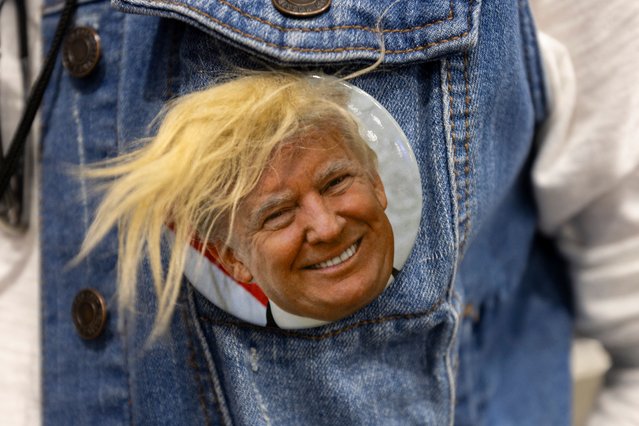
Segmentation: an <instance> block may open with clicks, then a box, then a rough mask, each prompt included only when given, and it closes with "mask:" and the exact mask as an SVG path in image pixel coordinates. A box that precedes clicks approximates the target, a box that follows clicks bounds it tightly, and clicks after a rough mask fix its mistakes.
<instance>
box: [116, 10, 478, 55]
mask: <svg viewBox="0 0 639 426" xmlns="http://www.w3.org/2000/svg"><path fill="white" fill-rule="evenodd" d="M480 2H481V0H403V1H397V2H391V1H374V0H368V1H362V0H335V1H333V4H332V5H331V7H330V9H329V10H328V11H327V12H325V13H324V14H322V15H319V16H316V17H314V18H307V19H293V18H290V17H286V16H284V15H282V14H281V13H280V12H278V11H277V10H276V9H275V7H274V6H273V4H272V3H271V1H270V0H260V1H255V0H112V4H113V6H114V7H115V8H117V9H119V10H122V11H124V12H132V13H138V14H146V15H154V16H161V17H167V18H175V19H179V20H182V21H185V22H187V23H189V24H191V25H193V26H195V27H197V28H199V29H201V30H203V31H205V32H207V33H209V34H212V35H214V36H216V37H220V38H222V39H224V40H226V41H229V42H231V43H233V44H235V45H237V46H239V47H241V48H243V49H248V50H249V51H251V52H252V53H257V54H259V55H261V56H266V57H268V58H270V59H273V60H275V61H278V62H285V63H307V64H310V63H317V62H322V63H344V62H350V61H353V60H356V61H362V60H364V61H374V60H376V59H377V58H378V57H379V51H380V40H379V35H378V33H377V30H376V27H377V21H378V19H379V16H380V15H381V14H382V13H383V12H384V10H386V9H388V12H387V13H386V15H385V16H384V18H383V20H382V29H383V32H384V42H385V49H386V59H385V61H386V62H389V63H409V62H416V61H423V60H428V59H433V58H436V57H439V56H442V55H445V54H448V53H450V52H453V51H458V50H461V49H463V48H466V47H468V46H469V45H472V44H473V43H474V42H475V40H476V38H477V26H478V25H477V20H478V16H479V13H478V9H479V6H480ZM389 5H390V6H389Z"/></svg>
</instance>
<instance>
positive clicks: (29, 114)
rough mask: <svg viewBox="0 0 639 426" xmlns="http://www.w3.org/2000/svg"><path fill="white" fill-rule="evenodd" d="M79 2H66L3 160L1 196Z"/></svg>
mask: <svg viewBox="0 0 639 426" xmlns="http://www.w3.org/2000/svg"><path fill="white" fill-rule="evenodd" d="M76 4H77V0H66V2H65V4H64V9H62V13H61V15H60V20H59V21H58V26H57V28H56V30H55V34H54V36H53V41H52V42H51V47H50V48H49V52H48V53H47V57H46V59H45V62H44V67H43V68H42V71H40V75H39V76H38V79H37V80H36V83H35V85H34V86H33V88H32V89H31V92H30V93H29V98H28V100H27V105H26V107H25V110H24V113H23V114H22V117H21V118H20V123H19V124H18V128H17V130H16V132H15V134H14V136H13V138H12V139H11V145H10V146H9V151H8V152H7V155H6V157H5V158H4V159H1V160H0V199H2V198H3V197H4V195H5V193H6V191H7V190H8V188H9V183H10V181H11V177H12V176H13V175H14V174H15V173H16V172H17V171H18V166H19V164H20V158H21V156H22V154H23V153H24V147H25V144H26V140H27V136H28V135H29V131H30V130H31V126H32V125H33V120H34V119H35V116H36V113H37V112H38V108H40V104H41V103H42V97H43V96H44V91H45V90H46V88H47V86H48V84H49V80H50V79H51V74H52V73H53V68H54V66H55V60H56V58H57V56H58V52H59V51H60V45H61V44H62V40H63V39H64V36H65V34H66V33H67V30H68V29H69V25H70V24H71V20H72V19H73V15H74V13H75V8H76Z"/></svg>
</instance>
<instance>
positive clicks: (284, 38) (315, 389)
mask: <svg viewBox="0 0 639 426" xmlns="http://www.w3.org/2000/svg"><path fill="white" fill-rule="evenodd" d="M373 3H374V2H356V1H343V2H334V3H333V4H332V6H331V8H330V10H329V11H328V12H327V13H325V14H323V15H320V16H318V17H316V18H313V19H309V20H296V19H290V18H286V17H284V16H282V15H280V14H279V12H277V10H275V9H274V8H273V7H272V5H271V3H270V2H250V1H228V0H216V1H210V2H204V1H193V0H188V1H167V0H160V1H158V0H153V1H138V0H127V1H122V0H116V1H113V2H112V4H113V5H114V6H115V7H116V8H118V9H120V10H122V11H125V12H129V13H135V14H143V15H154V16H160V17H163V18H171V19H168V20H161V22H160V24H159V25H158V35H157V38H156V40H155V41H154V43H153V49H165V50H164V52H165V53H167V52H168V54H167V55H158V56H159V57H165V56H166V57H167V58H168V59H166V60H167V61H168V64H164V65H166V69H167V73H168V72H170V75H167V78H166V79H165V80H164V81H165V82H166V83H168V84H165V83H163V82H160V80H161V79H159V78H157V77H158V75H159V67H158V68H156V67H153V76H152V77H147V78H146V83H145V87H146V90H148V89H149V88H150V89H152V90H151V92H152V93H155V94H156V95H157V92H158V91H164V90H167V88H168V93H164V96H174V95H180V94H184V93H188V92H190V91H192V90H195V89H199V88H202V87H205V86H207V85H209V84H211V83H212V82H215V80H216V79H217V78H218V77H219V76H221V75H225V73H228V72H229V71H233V70H234V68H237V67H244V68H269V67H273V66H278V65H279V66H282V65H283V66H295V67H304V68H306V69H311V70H316V69H322V70H324V71H328V72H333V71H340V69H341V68H340V67H348V68H349V69H360V68H363V67H364V66H366V64H369V63H372V62H373V61H375V60H376V59H377V58H378V57H379V37H378V35H377V34H376V31H375V26H376V23H377V19H378V17H379V15H380V14H381V13H382V12H383V11H384V9H386V8H387V7H388V5H390V4H391V3H392V2H383V4H378V3H375V4H373ZM478 5H479V3H478V2H477V1H466V0H439V1H429V2H420V1H405V2H398V3H397V4H395V5H394V6H392V7H395V8H398V9H397V10H398V11H399V10H401V11H402V13H393V9H392V8H391V9H390V10H389V12H388V15H387V17H386V18H385V19H384V21H383V29H384V41H385V49H386V60H385V64H384V67H383V68H382V69H381V70H379V71H378V72H374V73H370V74H366V75H364V76H362V77H359V78H357V79H354V80H353V81H352V83H353V84H354V85H355V86H357V87H359V88H361V89H362V90H364V91H366V92H367V93H369V94H371V95H372V96H373V97H374V98H375V99H377V100H378V101H379V102H380V103H381V104H382V105H384V107H386V109H387V110H388V111H389V112H390V113H391V115H392V116H393V117H394V118H395V119H396V120H397V121H398V123H399V125H400V126H401V127H402V129H403V130H404V132H405V133H406V135H407V137H408V140H409V142H410V143H411V145H412V148H413V150H414V152H415V157H416V158H417V162H418V165H419V169H420V170H419V173H420V178H421V183H422V198H423V200H424V204H423V208H422V212H421V223H420V227H419V231H418V235H417V238H416V243H415V246H414V248H413V251H412V252H411V255H410V256H409V258H408V260H407V262H406V264H405V265H404V268H403V269H402V271H401V272H400V273H399V275H398V276H397V279H396V280H395V281H394V282H393V283H392V284H391V285H390V286H389V287H388V288H387V289H386V290H385V291H384V292H383V293H382V294H381V295H380V296H379V297H378V298H377V299H376V300H374V301H373V302H372V303H371V304H369V305H368V306H366V307H365V308H363V309H361V310H360V311H358V312H356V313H355V314H353V315H351V316H349V317H348V318H345V319H343V320H340V321H337V322H334V323H330V324H327V325H325V326H321V327H316V328H313V329H304V330H279V329H272V328H264V327H259V326H254V325H252V324H248V323H246V322H243V321H241V320H239V319H237V318H235V317H233V316H231V315H229V314H227V313H226V312H224V311H222V310H221V309H219V308H217V307H216V306H215V305H213V304H212V303H210V302H209V301H208V300H207V299H206V298H204V297H203V296H202V295H201V294H199V293H198V292H196V291H194V290H193V289H192V288H190V287H188V288H187V293H188V300H189V302H188V304H187V305H188V307H186V308H185V309H188V310H189V312H190V317H191V318H192V321H191V327H193V328H195V332H194V333H192V339H193V347H194V348H196V349H195V352H196V354H195V357H196V358H197V360H198V361H197V363H198V365H200V366H202V368H205V369H206V370H207V372H208V375H209V377H210V378H212V383H214V384H215V385H214V386H211V391H210V393H211V395H208V396H207V400H210V401H215V404H216V406H217V408H218V409H219V410H218V411H219V414H220V417H221V418H222V419H223V420H224V419H226V421H227V422H228V423H237V424H336V423H345V424H375V423H380V422H383V423H384V424H406V423H412V424H447V423H448V422H449V421H450V419H451V413H452V409H451V407H452V404H453V391H452V388H453V370H454V367H453V364H454V361H453V356H452V353H453V352H454V345H453V336H454V333H455V327H456V311H457V309H458V308H457V307H456V306H454V303H455V302H454V301H453V300H452V299H451V292H452V290H451V288H452V277H453V275H454V274H453V271H454V268H455V262H456V248H457V247H456V244H457V235H456V233H457V229H456V228H457V223H456V221H457V219H458V212H457V211H456V205H457V203H458V198H459V197H458V192H457V191H458V189H457V188H458V186H459V185H458V184H457V182H456V181H455V179H456V176H457V175H458V174H457V173H456V171H455V170H454V169H455V167H460V168H463V166H464V165H463V161H459V160H458V159H456V158H454V154H453V153H454V152H455V151H456V152H457V153H458V156H462V155H463V153H464V150H463V148H460V147H457V148H455V147H454V146H453V145H454V144H456V143H457V144H463V137H462V136H457V137H453V138H452V140H451V134H454V133H451V127H452V128H453V130H454V128H455V127H456V128H457V129H463V128H464V121H463V120H464V114H466V115H467V112H468V111H467V109H468V106H466V107H465V108H466V110H464V105H463V102H464V101H463V99H464V98H463V96H461V95H459V94H457V93H456V94H455V96H454V99H452V98H451V93H452V92H453V91H455V90H457V89H458V88H461V90H462V91H463V90H468V87H467V86H468V85H467V84H464V80H463V78H464V75H465V72H464V70H463V68H462V67H463V62H464V61H463V59H461V58H462V52H464V51H466V50H468V49H469V48H471V47H472V46H473V44H474V43H475V41H476V37H477V24H476V18H477V17H476V15H477V10H478ZM406 10H409V11H411V12H410V13H405V11H406ZM180 21H181V22H180ZM178 22H180V23H178ZM167 29H168V31H165V32H163V31H164V30H167ZM447 58H456V59H451V62H447V61H448V59H447ZM153 61H154V59H151V63H153ZM443 64H445V65H443ZM154 77H156V79H155V80H154ZM466 83H467V82H466ZM156 86H157V87H156ZM464 87H465V89H464ZM137 90H139V89H137ZM145 95H148V93H146V94H145ZM126 102H127V101H125V103H126ZM125 108H127V107H126V106H125ZM464 111H466V113H464ZM451 120H453V122H452V124H451ZM454 121H459V124H457V125H455V123H454ZM458 131H459V130H458ZM133 133H135V132H133ZM209 398H210V399H209Z"/></svg>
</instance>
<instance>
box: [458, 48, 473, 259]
mask: <svg viewBox="0 0 639 426" xmlns="http://www.w3.org/2000/svg"><path fill="white" fill-rule="evenodd" d="M464 86H465V92H466V93H465V97H464V153H465V161H464V176H465V182H464V196H465V198H464V212H465V217H464V222H466V223H465V225H464V234H463V235H462V241H461V244H462V248H463V247H464V246H465V245H466V242H467V240H468V234H469V232H470V228H471V226H472V220H471V212H470V197H471V194H472V191H471V187H470V184H471V178H470V103H471V96H470V83H469V80H468V52H464Z"/></svg>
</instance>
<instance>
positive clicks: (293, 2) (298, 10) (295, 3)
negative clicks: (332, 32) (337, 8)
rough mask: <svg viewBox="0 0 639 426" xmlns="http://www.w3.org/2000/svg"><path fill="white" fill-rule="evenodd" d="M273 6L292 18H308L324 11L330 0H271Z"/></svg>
mask: <svg viewBox="0 0 639 426" xmlns="http://www.w3.org/2000/svg"><path fill="white" fill-rule="evenodd" d="M272 1H273V6H275V8H276V9H277V10H279V11H280V12H282V14H284V15H287V16H292V17H294V18H310V17H312V16H317V15H319V14H321V13H324V12H326V11H327V10H328V8H329V7H330V6H331V0H272Z"/></svg>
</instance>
